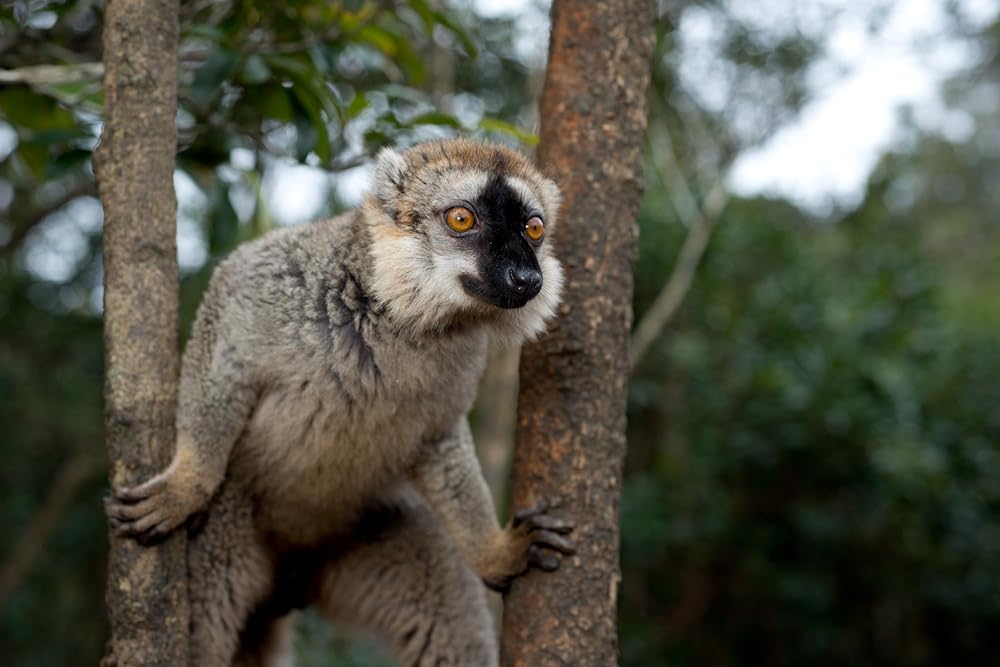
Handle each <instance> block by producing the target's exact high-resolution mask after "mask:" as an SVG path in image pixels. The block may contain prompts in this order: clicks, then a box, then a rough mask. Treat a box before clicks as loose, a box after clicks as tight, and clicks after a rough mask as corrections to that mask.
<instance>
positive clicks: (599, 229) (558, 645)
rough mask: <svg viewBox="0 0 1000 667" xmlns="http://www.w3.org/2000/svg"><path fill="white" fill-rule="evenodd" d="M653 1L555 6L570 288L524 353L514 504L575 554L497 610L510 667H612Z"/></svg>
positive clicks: (548, 104) (544, 160)
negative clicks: (538, 505)
mask: <svg viewBox="0 0 1000 667" xmlns="http://www.w3.org/2000/svg"><path fill="white" fill-rule="evenodd" d="M653 18H654V17H653V5H652V2H651V1H650V0H605V1H603V2H594V1H593V0H554V2H553V4H552V38H551V43H550V46H549V64H548V70H547V73H546V79H545V88H544V90H543V92H542V101H541V119H542V132H541V144H540V147H539V162H540V163H541V166H542V167H543V169H544V170H545V171H546V173H547V174H548V175H549V176H551V177H552V178H554V179H555V180H556V182H557V183H559V185H560V187H561V188H562V191H563V195H564V204H563V208H562V213H561V214H560V219H559V222H558V223H557V225H556V229H555V231H554V242H555V243H556V248H557V253H558V256H559V258H560V259H561V260H562V262H563V263H564V265H565V267H566V278H567V286H566V290H565V293H564V295H563V306H562V307H561V309H560V314H559V317H558V318H557V319H556V321H555V322H554V324H553V326H552V327H551V329H550V334H549V335H548V336H547V337H546V338H544V339H543V340H542V341H540V342H539V343H536V344H533V345H529V346H527V347H525V349H524V351H523V352H522V355H521V371H520V377H521V380H520V390H519V396H518V423H517V440H516V445H515V450H514V462H513V479H512V498H513V504H514V506H516V507H526V506H530V505H533V504H534V503H535V502H536V501H538V500H540V499H543V498H544V499H547V500H550V501H551V502H556V503H558V506H559V509H558V513H559V514H560V515H562V516H565V517H567V518H571V519H574V520H575V521H576V526H577V527H576V531H575V533H574V540H575V541H576V544H577V548H578V553H577V555H576V556H574V557H572V558H568V559H564V561H563V564H562V567H561V568H560V569H559V571H558V572H555V573H539V572H531V573H529V574H528V575H527V576H524V577H521V578H519V579H517V580H515V582H514V583H513V586H512V588H511V591H510V593H509V594H508V596H507V598H506V600H505V609H504V623H503V639H502V648H503V651H502V659H501V664H502V665H504V666H505V667H512V666H515V665H516V666H518V667H545V666H547V665H573V666H574V667H588V666H593V667H610V666H613V665H616V664H617V663H618V641H617V632H616V625H617V624H616V613H617V609H616V606H617V598H618V583H619V580H620V578H621V577H620V572H619V564H618V503H619V495H620V491H621V481H622V466H623V461H624V457H625V400H626V389H627V380H628V375H629V359H628V350H627V345H628V334H629V328H630V326H631V317H632V316H631V313H632V268H633V263H634V260H635V255H636V240H637V228H636V224H635V220H636V217H637V216H638V211H639V199H640V195H641V192H642V138H643V133H644V130H645V126H646V113H645V110H646V90H647V87H648V85H649V77H650V58H651V54H652V50H653Z"/></svg>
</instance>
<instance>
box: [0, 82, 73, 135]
mask: <svg viewBox="0 0 1000 667" xmlns="http://www.w3.org/2000/svg"><path fill="white" fill-rule="evenodd" d="M0 116H3V117H4V118H6V119H7V120H8V121H10V123H11V124H13V125H16V126H20V127H22V128H24V129H27V130H30V131H32V132H45V131H47V130H56V129H65V128H71V127H75V126H76V120H75V119H74V118H73V114H71V113H70V112H69V111H67V110H66V109H63V108H62V107H60V106H59V105H57V104H56V103H55V102H54V101H53V100H52V99H51V98H49V97H46V96H45V95H40V94H38V93H36V92H33V91H32V90H31V89H29V88H27V87H26V86H10V87H7V88H4V89H3V90H0Z"/></svg>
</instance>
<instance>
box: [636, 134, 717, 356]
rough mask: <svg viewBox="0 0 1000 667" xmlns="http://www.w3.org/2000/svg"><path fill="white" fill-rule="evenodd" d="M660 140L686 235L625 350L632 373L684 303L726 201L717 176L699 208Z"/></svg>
mask: <svg viewBox="0 0 1000 667" xmlns="http://www.w3.org/2000/svg"><path fill="white" fill-rule="evenodd" d="M660 139H661V141H662V144H663V145H662V149H663V150H662V153H661V155H662V156H663V158H664V161H665V162H666V163H667V164H666V165H664V166H665V167H666V169H667V170H668V171H669V172H670V176H671V179H670V180H671V185H672V187H671V189H672V190H673V193H674V197H673V198H672V199H671V201H672V202H673V204H674V208H675V209H676V211H677V215H678V216H680V218H681V220H682V221H683V222H684V223H685V224H686V225H687V228H688V232H687V236H686V237H685V238H684V245H683V246H681V251H680V254H679V255H678V258H677V263H676V264H675V265H674V270H673V272H672V273H671V274H670V278H669V279H668V280H667V283H666V284H665V285H664V286H663V289H662V290H660V293H659V294H658V295H657V297H656V299H655V300H654V301H653V305H652V306H650V308H649V310H647V311H646V314H645V315H644V316H643V318H642V321H640V322H639V325H638V326H637V327H636V328H635V333H634V334H632V341H631V345H630V347H629V365H630V368H631V370H632V371H634V370H635V368H636V366H638V364H639V361H640V360H641V359H642V357H643V356H645V354H646V352H648V351H649V347H650V345H652V344H653V341H655V340H656V339H657V338H658V337H659V335H660V333H661V332H662V331H663V329H664V327H666V325H667V323H668V322H670V320H671V318H672V317H673V316H674V314H675V313H676V312H677V308H678V307H679V306H680V305H681V303H682V302H683V301H684V297H685V296H687V293H688V291H689V290H690V289H691V283H692V281H693V280H694V274H695V272H696V271H697V269H698V264H699V263H701V258H702V256H703V255H704V254H705V248H706V247H707V246H708V241H709V239H710V238H711V237H712V231H713V230H714V228H715V223H716V222H717V221H718V219H719V216H720V215H721V214H722V211H723V209H725V207H726V203H727V202H728V200H729V194H728V193H727V192H726V189H725V185H724V184H723V182H722V178H721V176H720V177H719V178H718V179H716V182H715V185H714V186H713V187H712V189H711V190H710V191H709V193H708V195H707V196H706V197H705V201H704V203H703V204H702V206H699V205H698V202H697V200H696V199H695V196H694V194H693V193H692V192H691V188H690V187H689V186H688V183H687V181H686V180H685V178H684V175H683V174H682V173H681V170H680V167H679V166H678V165H677V158H676V156H675V155H674V149H673V143H672V142H671V141H670V135H669V133H667V132H664V133H663V135H662V136H661V137H660ZM653 152H654V155H655V154H656V153H657V151H656V150H655V147H654V151H653ZM653 163H654V167H655V168H656V169H657V170H658V171H659V170H660V169H661V168H662V167H661V165H660V164H659V163H657V162H656V160H655V159H654V160H653Z"/></svg>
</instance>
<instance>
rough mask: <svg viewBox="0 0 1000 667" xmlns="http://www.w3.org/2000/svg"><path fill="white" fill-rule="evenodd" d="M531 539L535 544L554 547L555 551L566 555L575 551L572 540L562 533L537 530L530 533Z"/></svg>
mask: <svg viewBox="0 0 1000 667" xmlns="http://www.w3.org/2000/svg"><path fill="white" fill-rule="evenodd" d="M531 539H532V540H533V541H534V543H535V544H540V545H542V546H545V547H550V548H552V549H555V550H556V551H561V552H562V553H564V554H566V555H567V556H570V555H573V554H575V553H576V547H575V546H574V545H573V543H572V542H570V541H569V540H567V539H566V538H565V537H563V536H562V535H559V534H557V533H553V532H552V531H549V530H539V531H537V532H535V533H532V535H531Z"/></svg>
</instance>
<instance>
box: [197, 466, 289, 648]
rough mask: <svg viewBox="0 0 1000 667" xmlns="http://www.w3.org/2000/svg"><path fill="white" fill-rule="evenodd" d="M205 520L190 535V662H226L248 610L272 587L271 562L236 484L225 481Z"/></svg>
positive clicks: (247, 504)
mask: <svg viewBox="0 0 1000 667" xmlns="http://www.w3.org/2000/svg"><path fill="white" fill-rule="evenodd" d="M204 520H205V523H204V525H203V526H201V527H200V528H199V529H197V530H193V531H191V534H190V536H189V538H188V597H189V599H190V601H191V664H192V665H198V666H199V667H202V666H204V667H217V666H218V667H229V665H231V664H233V660H234V659H235V657H236V653H237V649H238V648H239V644H240V637H241V633H242V632H243V630H244V627H245V625H246V623H247V619H248V618H249V616H250V613H251V610H253V609H254V608H255V607H256V606H257V605H258V604H259V603H260V601H261V600H262V599H263V598H264V597H265V596H266V595H267V594H268V592H269V591H270V589H271V587H272V581H273V565H272V562H271V559H270V557H269V556H268V552H267V551H266V550H265V548H264V546H263V543H262V541H261V539H260V537H259V536H258V534H257V532H256V529H255V528H254V525H253V516H252V505H251V503H250V501H249V499H248V498H246V497H245V492H243V491H241V490H240V489H239V488H238V487H237V486H236V485H235V484H232V483H231V482H229V481H227V482H225V483H223V485H222V488H221V489H220V491H219V494H218V495H217V496H216V497H215V498H213V499H212V502H211V503H210V504H209V508H208V513H207V515H206V516H205V517H204Z"/></svg>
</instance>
